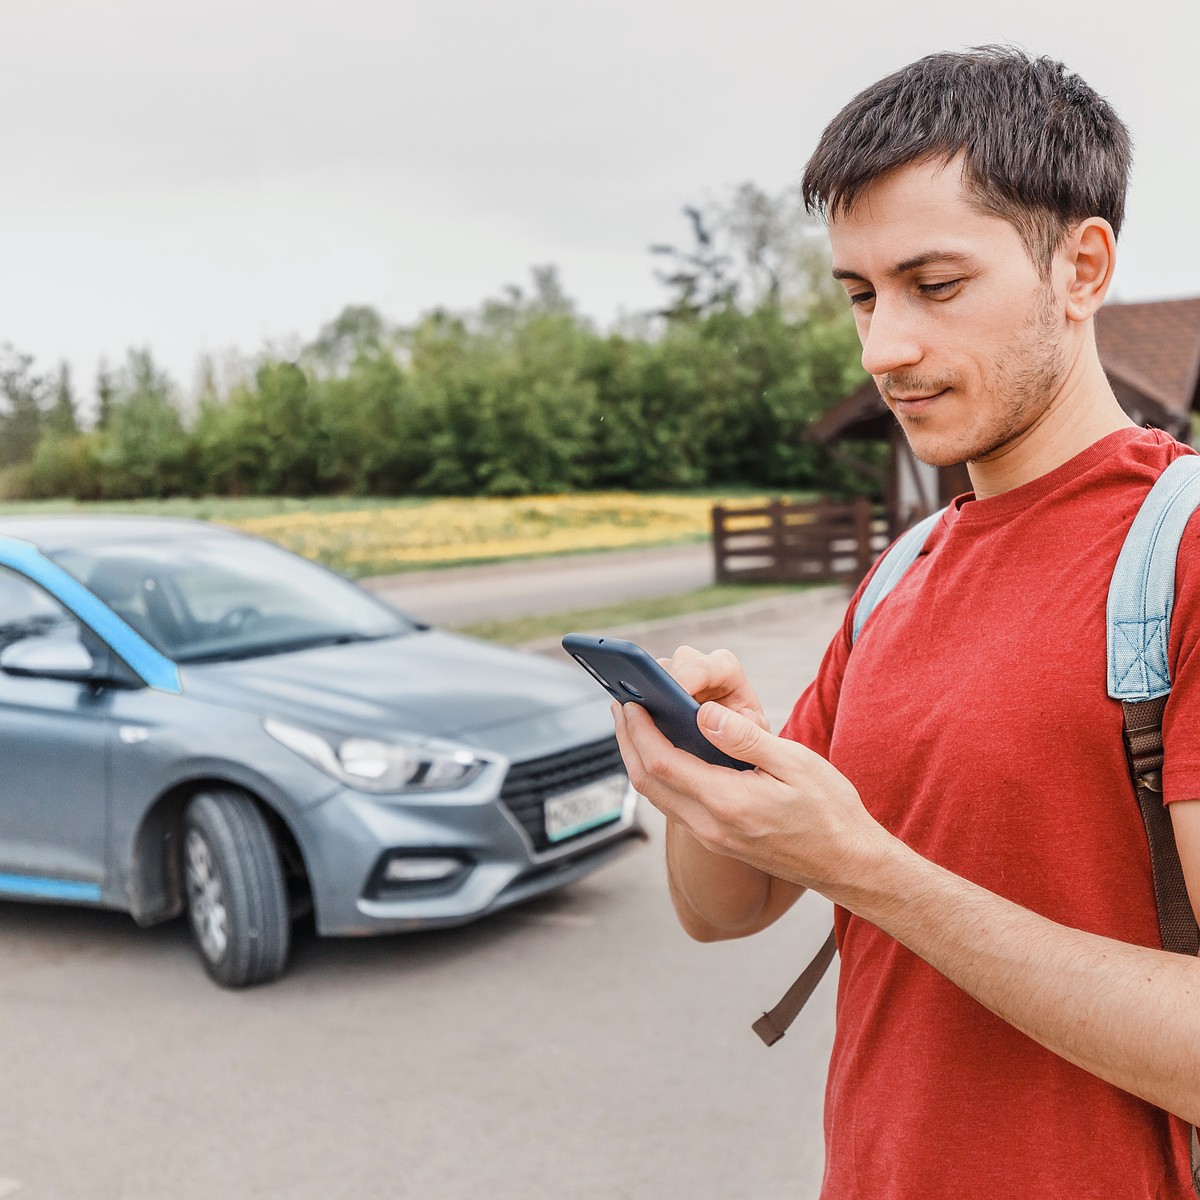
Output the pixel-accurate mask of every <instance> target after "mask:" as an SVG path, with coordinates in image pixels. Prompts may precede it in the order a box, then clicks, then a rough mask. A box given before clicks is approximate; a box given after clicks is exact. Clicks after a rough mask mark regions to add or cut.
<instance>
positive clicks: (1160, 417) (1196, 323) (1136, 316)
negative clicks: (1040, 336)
mask: <svg viewBox="0 0 1200 1200" xmlns="http://www.w3.org/2000/svg"><path fill="white" fill-rule="evenodd" d="M1096 348H1097V350H1098V351H1099V354H1100V361H1101V363H1102V364H1103V365H1104V370H1105V372H1106V373H1107V375H1108V377H1109V380H1110V382H1111V383H1112V385H1113V390H1114V391H1115V392H1116V395H1117V399H1118V400H1119V401H1120V402H1121V407H1122V408H1124V409H1125V411H1126V412H1129V413H1130V415H1131V416H1133V418H1134V419H1135V420H1136V421H1138V422H1139V423H1140V424H1152V425H1157V426H1159V427H1160V428H1163V429H1167V430H1170V431H1171V432H1172V433H1175V434H1177V435H1183V436H1186V430H1187V423H1188V422H1187V415H1188V414H1189V413H1192V412H1200V297H1194V298H1192V299H1187V300H1154V301H1147V302H1145V303H1139V304H1106V305H1105V306H1104V307H1103V308H1102V309H1101V310H1100V311H1099V312H1098V313H1097V314H1096ZM890 424H891V422H890V419H889V414H888V411H887V408H886V407H885V405H884V403H883V401H882V400H881V399H880V397H879V392H878V389H877V388H876V387H875V381H874V380H873V379H866V380H864V381H863V382H862V383H861V384H860V385H859V386H858V387H857V388H855V389H854V391H852V392H851V393H850V394H849V395H848V396H846V397H845V399H843V400H841V401H840V402H839V403H838V404H836V405H834V407H833V408H831V409H830V410H829V411H828V412H827V413H825V415H824V416H822V417H820V418H819V419H818V420H816V421H814V422H813V423H812V425H811V426H810V427H809V436H810V437H812V438H813V439H814V440H815V441H818V442H830V441H833V440H834V439H835V438H837V437H841V436H849V437H857V438H871V439H874V438H884V437H887V431H888V429H889V428H890Z"/></svg>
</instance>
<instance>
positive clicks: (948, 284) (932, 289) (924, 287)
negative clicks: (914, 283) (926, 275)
mask: <svg viewBox="0 0 1200 1200" xmlns="http://www.w3.org/2000/svg"><path fill="white" fill-rule="evenodd" d="M961 283H962V280H961V279H947V280H944V281H943V282H941V283H923V284H921V293H922V294H923V295H925V296H949V295H951V294H952V293H953V292H954V291H955V290H957V288H958V286H959V284H961Z"/></svg>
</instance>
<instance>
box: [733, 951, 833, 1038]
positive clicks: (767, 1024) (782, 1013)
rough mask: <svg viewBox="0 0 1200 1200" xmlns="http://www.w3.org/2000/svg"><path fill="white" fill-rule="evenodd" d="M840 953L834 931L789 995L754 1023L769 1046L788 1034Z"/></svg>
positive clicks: (793, 985) (756, 1029)
mask: <svg viewBox="0 0 1200 1200" xmlns="http://www.w3.org/2000/svg"><path fill="white" fill-rule="evenodd" d="M836 953H837V936H836V934H835V933H834V931H833V930H832V929H831V930H830V931H829V936H828V937H827V938H826V939H825V941H824V942H823V943H822V945H821V948H820V950H818V951H817V953H816V956H815V957H814V958H813V960H812V962H810V963H809V964H808V966H807V967H805V968H804V970H803V971H802V972H801V973H800V978H799V979H797V980H796V982H795V983H793V984H792V986H791V987H790V988H788V990H787V994H786V995H785V996H784V997H783V999H782V1000H780V1002H779V1003H778V1004H777V1005H775V1007H774V1008H773V1009H771V1011H770V1012H765V1013H763V1015H762V1016H761V1017H759V1018H758V1020H757V1021H755V1022H754V1026H753V1028H754V1032H755V1033H757V1034H758V1036H759V1037H760V1038H762V1040H763V1041H764V1042H765V1043H766V1044H767V1045H768V1046H773V1045H775V1043H776V1042H777V1041H779V1039H780V1038H781V1037H783V1035H784V1034H785V1033H787V1031H788V1026H789V1025H790V1024H791V1023H792V1022H793V1021H794V1020H795V1019H796V1017H797V1016H798V1015H799V1013H800V1010H801V1009H802V1008H803V1007H804V1006H805V1005H806V1004H807V1003H808V998H809V996H811V995H812V994H813V989H814V988H815V987H816V986H817V984H818V983H820V982H821V979H822V977H823V976H824V974H825V972H826V971H828V970H829V964H830V963H831V962H833V956H834V955H835V954H836Z"/></svg>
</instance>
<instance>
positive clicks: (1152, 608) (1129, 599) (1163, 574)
mask: <svg viewBox="0 0 1200 1200" xmlns="http://www.w3.org/2000/svg"><path fill="white" fill-rule="evenodd" d="M1198 506H1200V455H1195V454H1189V455H1186V456H1184V457H1183V458H1177V459H1176V460H1175V461H1174V462H1173V463H1172V464H1171V465H1170V466H1169V467H1168V468H1167V469H1166V470H1165V471H1164V472H1163V473H1162V474H1161V475H1160V476H1159V477H1158V481H1157V482H1156V483H1155V485H1154V486H1153V487H1152V488H1151V489H1150V491H1149V492H1148V493H1147V495H1146V499H1145V500H1143V501H1142V506H1141V508H1140V509H1139V510H1138V514H1137V516H1136V517H1134V519H1133V524H1132V525H1131V526H1130V528H1129V533H1128V534H1127V535H1126V537H1125V544H1124V545H1123V546H1122V547H1121V553H1120V555H1119V556H1118V558H1117V565H1116V568H1115V569H1114V570H1113V576H1112V582H1111V583H1110V584H1109V588H1108V694H1109V695H1110V696H1111V697H1112V698H1113V699H1114V700H1152V699H1154V698H1155V697H1157V696H1165V695H1166V694H1167V693H1168V692H1169V691H1170V690H1171V675H1170V671H1169V669H1168V667H1167V639H1168V638H1169V637H1170V633H1171V609H1172V608H1173V607H1174V604H1175V558H1176V555H1177V554H1178V551H1179V543H1180V541H1181V539H1182V538H1183V531H1184V528H1185V527H1186V526H1187V523H1188V520H1189V519H1190V518H1191V515H1192V513H1193V512H1194V511H1195V510H1196V508H1197V507H1198Z"/></svg>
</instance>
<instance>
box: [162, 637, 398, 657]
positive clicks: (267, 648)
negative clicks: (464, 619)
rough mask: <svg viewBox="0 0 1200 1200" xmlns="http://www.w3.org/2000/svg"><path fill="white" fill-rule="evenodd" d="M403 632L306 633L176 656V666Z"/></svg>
mask: <svg viewBox="0 0 1200 1200" xmlns="http://www.w3.org/2000/svg"><path fill="white" fill-rule="evenodd" d="M402 632H403V630H396V631H395V632H394V633H322V634H309V635H308V636H307V637H302V638H289V639H288V640H287V641H282V642H258V643H256V644H254V645H252V646H235V647H233V648H231V649H229V650H215V651H213V652H212V653H211V654H177V655H176V656H175V661H176V662H178V663H216V662H237V661H238V660H240V659H245V658H268V657H270V656H271V655H275V654H294V653H295V652H297V651H299V650H317V649H320V648H322V647H324V646H348V645H350V644H351V643H353V642H378V641H382V640H383V639H384V638H390V637H399V636H400V635H401V633H402Z"/></svg>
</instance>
